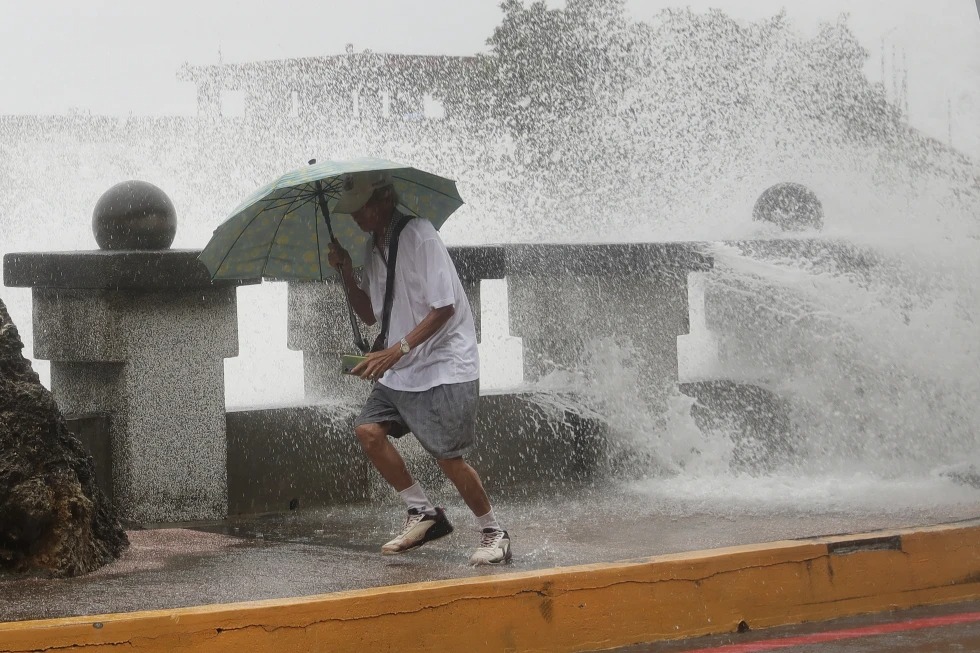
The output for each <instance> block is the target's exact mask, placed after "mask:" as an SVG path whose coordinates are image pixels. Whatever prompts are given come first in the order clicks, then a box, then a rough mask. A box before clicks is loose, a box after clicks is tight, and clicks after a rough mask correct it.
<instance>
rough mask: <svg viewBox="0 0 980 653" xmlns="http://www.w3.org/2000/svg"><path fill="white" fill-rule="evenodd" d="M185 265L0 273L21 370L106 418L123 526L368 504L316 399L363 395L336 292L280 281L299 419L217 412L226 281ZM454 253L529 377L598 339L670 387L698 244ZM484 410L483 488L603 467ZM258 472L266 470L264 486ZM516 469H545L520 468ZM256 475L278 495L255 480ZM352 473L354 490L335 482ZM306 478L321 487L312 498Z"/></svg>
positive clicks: (121, 257)
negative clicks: (494, 285) (343, 358)
mask: <svg viewBox="0 0 980 653" xmlns="http://www.w3.org/2000/svg"><path fill="white" fill-rule="evenodd" d="M198 253H199V252H197V251H187V250H166V251H139V252H135V251H115V252H104V251H93V252H53V253H50V252H49V253H26V254H9V255H7V256H6V257H5V258H4V278H5V283H6V285H8V286H15V287H30V288H32V289H33V297H34V356H35V357H36V358H40V359H48V360H50V361H51V385H52V391H53V393H54V395H55V397H56V399H57V400H58V402H59V405H60V406H61V408H62V410H63V411H64V412H66V413H69V414H76V415H81V414H95V415H108V416H109V419H108V424H109V429H110V436H109V440H110V441H111V456H112V461H111V469H112V494H113V496H114V499H115V501H116V503H117V505H118V506H119V508H120V511H121V515H122V516H123V518H124V519H126V520H127V521H130V522H137V523H159V522H176V521H187V520H200V519H214V518H220V517H223V516H224V515H225V514H227V512H228V510H229V507H231V509H232V510H233V511H234V512H243V511H244V512H249V511H255V510H277V509H284V507H285V506H287V505H288V506H292V505H293V504H294V503H301V504H302V505H303V506H304V507H309V506H311V505H322V504H324V503H331V502H336V501H346V500H352V499H354V498H362V497H364V496H368V495H369V494H370V487H371V483H370V480H369V475H370V474H371V473H372V472H371V471H370V470H368V468H367V466H366V463H365V461H364V460H363V458H362V457H361V456H360V454H359V452H357V451H356V447H355V446H354V444H353V440H352V439H348V438H352V436H351V435H349V432H350V421H351V419H352V418H353V415H352V414H347V413H349V412H350V410H352V409H350V410H348V411H347V412H344V411H343V410H341V411H340V412H339V413H338V411H337V410H336V409H335V408H330V409H324V408H318V407H317V405H318V404H320V405H322V403H323V402H322V400H325V399H327V400H329V401H328V402H327V403H330V402H333V404H332V405H333V406H337V405H346V404H344V402H339V403H338V402H337V401H336V400H337V399H338V395H346V396H348V397H350V396H352V395H353V396H357V395H359V394H364V393H365V392H366V388H367V387H368V386H367V385H366V384H364V383H363V382H361V381H359V380H356V379H351V378H349V377H346V376H344V375H342V374H340V373H339V367H340V361H339V355H340V354H342V353H353V351H354V349H355V348H354V345H353V342H352V339H351V333H350V325H349V324H348V321H347V320H348V318H347V311H346V307H345V305H344V298H343V293H342V291H341V288H340V286H339V284H337V283H336V282H326V283H296V282H291V283H290V284H289V288H288V293H289V299H288V313H289V315H288V325H289V326H288V343H287V344H288V346H289V347H290V348H291V349H294V350H302V351H303V353H304V380H305V389H306V403H307V404H308V405H309V408H303V407H294V408H292V409H289V410H285V411H284V410H283V409H281V408H280V409H255V410H252V409H249V410H248V411H232V412H227V411H226V409H225V406H224V367H223V359H224V358H227V357H231V356H236V355H237V353H238V337H237V310H236V305H237V303H236V292H235V286H236V285H238V284H236V283H233V282H232V283H229V282H214V283H212V282H211V281H210V279H209V278H208V275H207V271H206V270H205V268H204V267H203V265H201V264H200V262H199V261H198V260H197V255H198ZM450 255H451V256H452V258H453V261H454V263H455V265H456V267H457V270H458V271H459V273H460V278H461V280H462V282H463V285H464V288H465V290H466V294H467V297H468V299H469V301H470V304H471V307H472V308H473V310H474V314H475V318H476V324H477V329H478V333H479V330H480V328H479V324H480V308H481V307H480V282H481V281H482V280H483V279H502V278H506V279H507V280H508V284H509V292H510V294H509V312H510V323H511V327H510V330H511V334H512V335H515V336H520V337H521V338H523V340H524V351H525V368H524V372H525V377H526V379H527V380H534V379H536V378H539V376H540V375H541V374H542V373H546V372H547V371H549V370H550V369H555V368H575V367H576V366H577V365H578V364H579V363H580V361H581V358H582V356H583V355H585V353H586V348H587V347H588V345H589V343H590V342H592V341H594V340H596V339H601V338H609V339H611V340H612V341H613V342H615V343H618V344H620V345H621V346H622V347H623V348H624V351H628V355H629V356H630V357H631V358H632V359H633V360H635V361H636V362H637V363H638V364H640V365H641V366H642V369H643V370H645V372H646V373H645V375H644V383H645V384H646V385H648V386H649V388H651V392H652V393H653V395H655V394H656V392H657V390H656V389H657V388H662V387H664V386H666V385H669V384H672V383H675V382H676V381H677V336H679V335H681V334H684V333H687V329H688V304H687V276H688V273H690V272H692V271H697V270H706V269H709V268H710V267H711V260H710V258H708V257H707V256H705V255H704V254H702V253H701V251H700V250H699V248H698V246H696V245H692V244H685V243H655V244H597V245H506V246H486V247H451V248H450ZM256 281H257V280H256ZM256 281H253V282H252V283H254V282H256ZM243 283H249V282H243ZM366 335H367V337H368V338H369V337H370V334H366ZM485 399H486V401H485V403H484V410H482V412H481V422H480V426H479V431H480V435H481V441H482V442H484V444H483V445H479V446H478V451H476V452H474V456H473V458H474V460H475V461H476V462H477V464H478V465H480V466H481V469H485V472H486V476H487V480H488V486H489V487H500V488H501V489H502V490H503V489H505V488H510V489H511V490H510V491H519V488H518V490H514V488H515V487H518V486H520V485H521V483H522V479H523V480H525V481H527V482H528V483H529V484H530V481H531V480H532V479H534V478H537V477H540V476H541V475H542V474H544V476H547V477H548V478H550V479H552V480H554V481H555V482H558V481H560V480H561V479H562V478H564V477H566V476H567V477H581V476H583V475H585V476H588V475H589V474H590V473H592V471H593V470H594V469H595V468H596V467H597V465H598V464H599V463H600V461H601V460H602V457H603V440H604V436H603V433H604V428H605V427H604V426H603V425H602V424H601V423H599V422H598V421H596V420H594V419H582V418H579V417H576V416H575V415H570V414H568V413H562V414H560V415H559V414H557V413H556V414H555V415H551V413H549V412H548V411H549V410H550V409H546V408H543V404H541V403H539V402H537V401H536V399H535V396H534V394H533V393H528V392H512V393H505V394H492V393H491V394H490V395H485ZM276 410H279V411H280V413H281V415H280V413H276V412H275V411H276ZM552 412H554V411H552ZM559 412H561V411H559ZM277 415H280V417H282V420H280V421H283V423H282V424H280V423H279V422H278V421H277V419H278V418H277V417H276V416H277ZM283 416H284V417H283ZM293 430H298V431H302V433H300V434H299V435H298V438H299V439H298V440H290V442H293V444H292V445H290V446H286V445H285V444H283V442H285V441H286V440H289V438H284V434H286V433H287V431H288V432H292V431H293ZM232 431H233V432H232ZM345 434H348V435H345ZM324 438H326V439H327V440H329V441H330V442H331V443H333V444H331V445H330V446H331V447H337V446H341V448H342V450H343V452H344V455H343V457H344V459H345V461H346V462H348V463H350V464H343V465H337V464H333V465H332V466H327V467H323V465H321V464H319V463H317V462H316V460H313V459H310V458H309V455H308V454H309V452H308V451H305V447H303V446H296V445H295V443H296V442H299V443H300V444H302V443H304V442H306V443H308V444H310V446H314V448H316V447H315V445H314V443H316V442H320V441H321V440H323V439H324ZM327 440H323V441H324V442H326V441H327ZM103 441H104V438H103ZM262 452H265V453H262ZM515 456H516V458H515ZM354 457H356V460H354V459H353V458H354ZM263 459H268V460H270V461H273V459H274V461H273V462H274V465H273V467H274V468H275V471H273V470H270V469H266V466H263V462H262V461H263ZM527 460H536V461H538V467H539V468H540V469H547V471H546V472H540V473H538V472H536V471H535V470H534V469H527V470H523V471H522V470H521V469H520V468H521V466H522V464H523V463H522V461H527ZM302 461H306V464H299V463H300V462H302ZM413 462H414V461H413ZM270 464H271V463H270ZM542 465H544V467H541V466H542ZM263 469H266V472H267V473H275V474H277V475H278V476H277V478H278V480H279V481H281V482H279V483H278V485H277V484H262V483H256V482H255V476H256V475H257V474H259V473H261V471H262V470H263ZM345 470H347V471H345ZM539 471H540V470H539ZM294 472H295V473H294ZM348 472H349V474H352V475H353V476H350V477H349V478H348V477H341V475H342V474H344V473H348ZM279 477H281V478H279ZM294 477H295V478H294ZM318 477H321V478H323V479H324V480H323V483H322V487H320V488H316V489H311V488H312V484H315V483H316V479H317V478H318ZM327 477H329V479H328V478H327ZM331 479H332V480H331ZM537 480H540V479H537ZM230 486H234V496H233V497H229V487H230ZM294 499H295V500H296V501H294Z"/></svg>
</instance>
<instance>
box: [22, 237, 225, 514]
mask: <svg viewBox="0 0 980 653" xmlns="http://www.w3.org/2000/svg"><path fill="white" fill-rule="evenodd" d="M198 254H199V252H198V251H180V250H165V251H139V252H137V251H116V252H112V251H91V252H84V251H82V252H51V253H30V254H9V255H7V256H6V257H5V258H4V278H5V283H6V285H8V286H18V287H31V288H33V306H34V355H35V357H36V358H39V359H47V360H50V361H51V386H52V387H51V389H52V392H53V394H54V396H55V399H56V400H57V402H58V404H59V407H60V408H61V409H62V411H63V412H65V413H108V414H109V415H110V430H111V438H112V468H113V479H112V488H113V495H114V499H115V503H116V506H117V507H118V510H119V514H120V517H121V518H122V519H123V520H126V521H128V522H136V523H142V524H145V523H156V522H179V521H190V520H201V519H218V518H223V517H224V516H225V514H226V502H227V489H226V469H225V455H226V453H225V452H226V442H225V402H224V360H223V359H225V358H228V357H232V356H237V355H238V315H237V302H236V291H235V286H234V284H233V283H229V282H224V283H221V282H218V283H212V282H211V281H210V279H209V275H208V273H207V270H206V269H205V267H204V265H203V264H202V263H200V261H198V260H197V255H198Z"/></svg>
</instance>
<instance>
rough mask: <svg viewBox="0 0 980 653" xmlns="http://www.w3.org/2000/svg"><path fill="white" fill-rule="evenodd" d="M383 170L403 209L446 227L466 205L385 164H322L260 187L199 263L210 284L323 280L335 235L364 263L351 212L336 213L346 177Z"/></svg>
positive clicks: (428, 181)
mask: <svg viewBox="0 0 980 653" xmlns="http://www.w3.org/2000/svg"><path fill="white" fill-rule="evenodd" d="M376 170H377V171H381V170H383V171H386V172H387V173H388V174H389V175H390V176H391V178H392V182H393V185H394V187H395V191H396V192H397V193H398V199H399V208H400V209H401V210H402V212H404V213H407V214H411V215H416V216H418V217H420V218H425V219H427V220H429V221H431V222H432V224H433V225H435V227H436V229H438V228H439V227H441V226H442V225H443V223H444V222H445V221H446V219H447V218H448V217H449V216H450V215H452V213H453V212H454V211H455V210H456V209H458V208H459V207H460V206H462V205H463V200H462V199H461V198H460V196H459V192H458V191H457V190H456V182H455V181H453V180H451V179H446V178H445V177H440V176H438V175H434V174H432V173H429V172H423V171H422V170H417V169H416V168H411V167H408V166H405V165H402V164H400V163H395V162H393V161H386V160H384V159H372V158H362V159H352V160H350V161H325V162H323V163H311V164H310V165H309V166H306V167H303V168H299V169H297V170H294V171H292V172H288V173H286V174H284V175H283V176H281V177H279V178H278V179H276V180H274V181H272V182H271V183H269V184H267V185H265V186H263V187H262V188H260V189H258V190H257V191H255V192H254V193H252V195H251V196H250V197H249V198H248V199H246V200H245V201H244V202H242V204H241V205H240V206H239V207H238V208H236V209H235V210H234V211H232V213H231V217H229V218H228V219H227V220H225V221H224V222H223V223H221V225H219V226H218V228H217V229H215V230H214V235H212V237H211V240H210V241H209V242H208V244H207V246H206V247H205V248H204V251H203V252H201V255H200V256H199V258H200V259H201V261H202V262H203V263H204V265H205V266H207V268H208V270H209V271H210V273H211V278H212V279H259V278H263V277H264V278H266V279H283V280H285V279H295V280H304V281H323V280H325V279H329V278H331V277H334V276H336V272H335V271H334V270H333V268H331V267H330V266H329V265H328V264H327V247H328V245H329V244H330V241H331V240H332V239H333V238H336V240H337V241H339V242H340V244H341V246H343V247H344V249H346V250H347V251H348V252H350V255H351V258H352V259H353V260H354V265H355V266H359V265H363V263H364V261H363V260H362V259H363V256H364V250H365V242H366V241H367V239H368V238H369V235H368V234H366V233H364V232H363V231H361V230H360V229H359V228H358V227H357V224H355V223H354V219H353V218H351V217H350V216H349V215H344V214H337V215H331V211H332V209H333V207H334V205H336V203H337V199H338V198H339V196H340V192H341V190H342V184H343V178H344V176H345V175H346V174H348V173H353V172H371V171H376Z"/></svg>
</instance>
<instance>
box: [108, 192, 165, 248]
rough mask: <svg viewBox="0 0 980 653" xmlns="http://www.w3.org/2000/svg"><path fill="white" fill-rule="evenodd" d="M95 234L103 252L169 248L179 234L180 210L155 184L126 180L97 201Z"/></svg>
mask: <svg viewBox="0 0 980 653" xmlns="http://www.w3.org/2000/svg"><path fill="white" fill-rule="evenodd" d="M92 232H93V233H94V234H95V242H97V243H98V244H99V248H100V249H150V250H153V249H167V248H168V247H170V245H171V243H173V242H174V236H176V235H177V211H176V209H174V204H173V202H171V201H170V198H169V197H167V194H166V193H164V192H163V191H162V190H160V189H159V188H157V187H156V186H154V185H153V184H151V183H149V182H146V181H138V180H135V179H133V180H130V181H124V182H121V183H118V184H116V185H115V186H113V187H112V188H110V189H109V190H107V191H106V192H104V193H103V194H102V197H100V198H99V201H98V202H96V204H95V210H94V211H93V212H92Z"/></svg>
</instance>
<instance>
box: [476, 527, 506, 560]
mask: <svg viewBox="0 0 980 653" xmlns="http://www.w3.org/2000/svg"><path fill="white" fill-rule="evenodd" d="M510 558H511V554H510V535H508V534H507V531H502V530H498V529H496V528H484V529H483V530H482V531H481V532H480V546H478V547H476V551H474V552H473V555H472V556H470V564H471V565H473V566H474V567H476V566H479V565H499V564H504V563H507V562H510Z"/></svg>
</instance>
